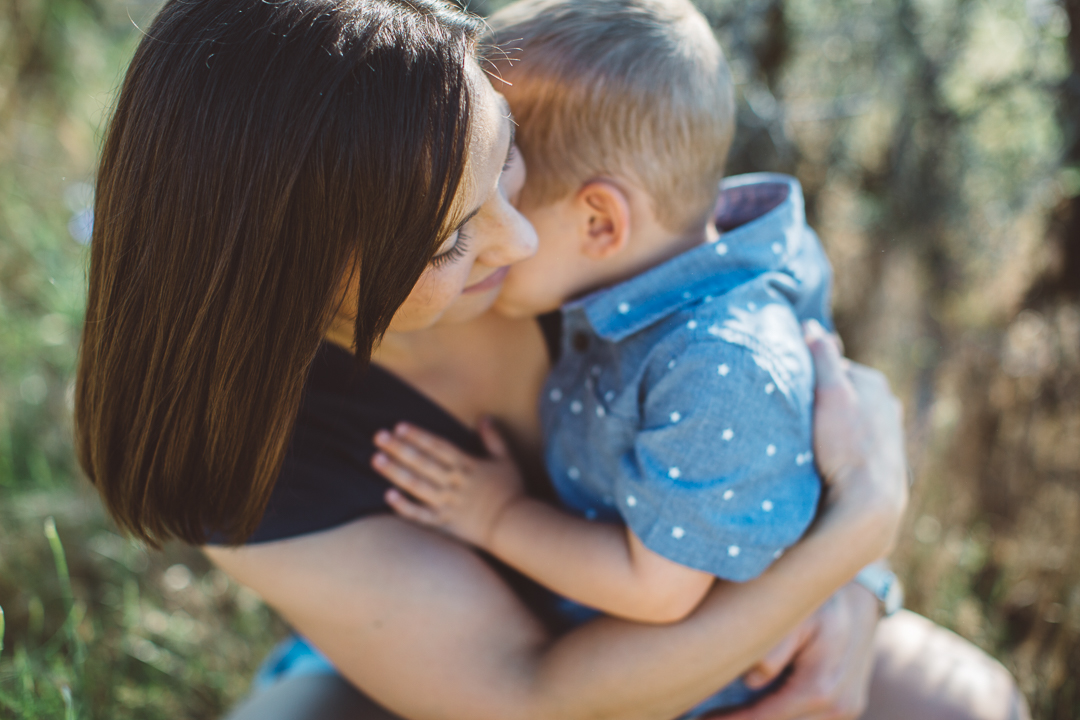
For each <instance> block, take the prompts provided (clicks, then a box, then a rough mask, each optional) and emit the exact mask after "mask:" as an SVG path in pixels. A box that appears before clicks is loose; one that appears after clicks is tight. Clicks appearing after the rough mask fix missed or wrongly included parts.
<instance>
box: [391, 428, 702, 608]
mask: <svg viewBox="0 0 1080 720" xmlns="http://www.w3.org/2000/svg"><path fill="white" fill-rule="evenodd" d="M480 434H481V437H483V439H484V442H485V444H486V445H487V448H488V451H489V452H490V453H491V459H490V460H482V459H478V458H474V457H472V456H470V455H467V454H466V453H464V452H462V451H461V450H459V449H458V448H456V447H455V446H453V445H451V444H450V443H447V442H445V441H443V440H441V439H439V438H436V437H434V436H432V435H430V434H429V433H426V432H424V431H423V430H419V429H417V428H415V427H412V426H409V425H401V426H399V427H398V428H396V429H395V431H394V433H393V434H391V433H388V432H382V433H379V434H378V435H377V436H376V439H375V442H376V445H377V446H378V447H379V449H380V450H381V452H380V453H378V454H376V456H375V457H374V458H373V459H372V465H373V467H375V469H376V470H378V471H379V472H380V473H382V474H383V475H385V476H386V477H387V478H388V479H389V480H390V481H391V482H393V483H394V484H395V485H397V486H398V487H399V488H401V489H402V490H405V491H406V492H408V493H409V494H410V495H412V496H413V497H415V498H416V499H417V500H419V501H420V503H417V502H414V501H412V500H410V499H409V498H407V497H406V496H405V495H404V494H403V493H401V492H399V491H396V490H390V491H389V492H388V494H387V501H388V502H389V503H390V505H391V506H392V507H393V508H394V510H395V511H397V512H398V513H399V514H400V515H402V516H404V517H406V518H408V519H410V520H414V521H416V522H419V523H421V524H423V525H428V526H431V527H437V528H439V529H441V530H444V531H446V532H448V533H450V534H451V535H454V536H456V537H458V538H460V539H462V540H465V541H467V542H469V543H472V544H473V545H476V546H477V547H480V548H483V549H484V550H486V551H487V552H489V553H491V554H492V555H494V556H495V557H497V558H499V559H500V560H502V561H503V562H505V563H506V564H507V565H510V566H511V567H513V568H515V569H517V570H518V571H519V572H522V573H524V574H525V575H528V576H529V577H531V578H533V579H534V580H536V581H537V582H538V583H540V584H541V585H544V586H546V587H547V588H549V589H551V590H553V591H554V592H557V593H559V594H560V595H563V596H565V597H568V598H570V599H572V600H575V601H577V602H580V603H583V604H585V605H588V606H590V607H594V608H596V609H598V610H601V611H603V612H605V613H607V614H609V615H615V616H618V617H623V618H626V619H629V620H636V621H639V622H655V623H662V622H674V621H677V620H681V619H682V618H684V617H685V616H686V615H688V614H689V613H690V612H691V611H692V610H693V609H694V608H695V607H697V605H698V603H699V602H700V601H701V599H702V598H703V597H704V596H705V593H706V592H707V591H708V589H709V587H710V586H711V585H712V581H713V576H712V575H710V574H708V573H705V572H701V571H699V570H694V569H692V568H688V567H686V566H683V565H680V564H678V563H675V562H672V561H671V560H668V559H666V558H664V557H663V556H661V555H658V554H657V553H655V552H653V551H651V550H649V549H648V548H646V547H645V546H644V544H642V543H641V541H640V540H638V539H637V537H636V536H635V535H634V534H633V533H632V532H631V531H630V530H629V529H627V528H625V527H623V526H621V525H614V524H608V523H594V522H588V521H586V520H582V519H580V518H576V517H574V516H572V515H569V514H567V513H565V512H562V511H560V510H558V509H556V508H554V507H552V506H550V505H548V504H546V503H543V502H540V501H537V500H533V499H531V498H528V497H526V496H525V495H524V493H523V490H522V484H521V480H520V476H519V475H518V471H517V468H516V467H515V466H514V464H513V460H512V459H511V458H510V456H509V453H508V452H507V450H506V447H505V445H504V444H503V442H502V439H501V438H500V437H499V435H498V432H497V431H496V430H495V429H494V427H493V426H492V425H491V424H490V423H488V422H485V423H482V425H481V428H480Z"/></svg>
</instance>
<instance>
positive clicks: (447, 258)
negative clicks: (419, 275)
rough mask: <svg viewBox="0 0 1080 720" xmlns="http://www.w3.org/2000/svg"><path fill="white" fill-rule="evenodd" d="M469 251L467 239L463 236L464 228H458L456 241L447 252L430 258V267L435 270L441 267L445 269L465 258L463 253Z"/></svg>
mask: <svg viewBox="0 0 1080 720" xmlns="http://www.w3.org/2000/svg"><path fill="white" fill-rule="evenodd" d="M468 249H469V237H468V236H467V235H466V234H465V229H464V228H458V231H457V241H456V242H455V243H454V244H453V245H452V246H451V247H450V249H449V250H445V251H443V252H441V253H439V254H438V255H436V256H435V257H433V258H431V266H432V267H433V268H435V269H436V270H437V269H439V268H442V267H446V266H447V265H450V264H451V263H454V262H457V261H458V260H460V259H461V258H462V257H464V256H465V252H466V251H467V250H468Z"/></svg>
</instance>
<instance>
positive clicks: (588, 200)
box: [574, 180, 630, 260]
mask: <svg viewBox="0 0 1080 720" xmlns="http://www.w3.org/2000/svg"><path fill="white" fill-rule="evenodd" d="M574 202H575V204H576V205H577V206H578V210H579V212H580V213H581V217H582V222H583V223H584V225H583V227H582V247H581V251H582V253H583V254H584V255H585V256H586V257H589V258H592V259H593V260H605V259H607V258H609V257H611V256H612V255H616V254H618V253H619V252H621V251H622V250H623V249H624V248H625V247H626V245H627V243H629V241H630V201H629V198H627V196H626V193H625V192H623V191H622V190H621V189H620V188H619V187H618V186H617V185H615V184H614V183H611V182H609V181H607V180H590V181H589V182H587V183H585V184H584V185H582V186H581V189H580V190H578V192H577V194H576V196H575V197H574Z"/></svg>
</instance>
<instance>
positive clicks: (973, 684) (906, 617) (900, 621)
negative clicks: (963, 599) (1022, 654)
mask: <svg viewBox="0 0 1080 720" xmlns="http://www.w3.org/2000/svg"><path fill="white" fill-rule="evenodd" d="M911 718H919V719H920V720H1029V718H1030V715H1029V714H1028V709H1027V703H1026V702H1025V701H1024V697H1023V695H1022V694H1021V693H1020V691H1019V689H1018V688H1017V686H1016V682H1015V681H1014V680H1013V678H1012V676H1011V675H1010V674H1009V672H1008V670H1006V669H1005V668H1004V667H1003V666H1002V665H1001V663H999V662H998V661H997V660H995V659H994V658H992V657H990V656H989V655H987V654H986V653H985V652H983V651H982V650H980V649H979V648H977V647H976V646H975V645H973V644H971V643H970V642H968V641H967V640H964V639H963V638H962V637H960V636H959V635H956V634H955V633H952V632H950V631H948V630H946V629H945V628H943V627H941V626H939V625H936V624H934V623H933V622H931V621H929V620H927V619H926V618H924V617H922V616H920V615H916V614H915V613H911V612H906V611H905V612H900V613H897V614H896V615H894V616H892V617H890V618H887V619H885V620H882V622H881V624H880V625H879V626H878V631H877V636H876V661H875V667H874V674H873V679H872V681H871V685H870V704H869V708H868V710H867V713H866V715H865V716H864V719H865V720H910V719H911Z"/></svg>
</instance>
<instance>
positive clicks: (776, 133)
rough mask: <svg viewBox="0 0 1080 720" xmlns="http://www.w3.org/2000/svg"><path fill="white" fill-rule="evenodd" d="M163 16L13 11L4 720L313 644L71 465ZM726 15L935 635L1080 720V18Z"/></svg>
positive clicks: (757, 141)
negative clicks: (142, 60)
mask: <svg viewBox="0 0 1080 720" xmlns="http://www.w3.org/2000/svg"><path fill="white" fill-rule="evenodd" d="M501 4H502V2H499V1H493V2H473V3H472V7H473V9H474V10H477V11H480V12H486V11H488V10H490V9H492V8H494V7H497V6H499V5H501ZM156 5H157V2H156V0H134V1H130V2H125V1H123V0H8V2H7V3H6V4H2V5H0V608H3V612H4V613H5V614H4V616H3V617H4V620H5V631H4V636H3V642H2V646H0V718H7V717H14V718H80V719H81V718H121V719H122V718H158V717H160V718H165V717H169V718H177V717H185V718H214V717H218V716H219V715H220V713H221V712H222V711H223V709H224V708H226V707H228V706H229V705H230V704H232V703H233V702H235V701H236V699H238V698H239V697H240V696H241V695H242V694H243V693H244V692H245V691H246V687H247V682H248V679H249V678H250V675H251V673H252V672H253V671H254V668H255V667H256V665H257V663H258V662H259V660H260V659H261V658H262V657H263V656H264V655H265V653H266V652H267V651H268V649H269V648H270V647H271V646H272V644H273V642H274V640H275V639H276V638H278V637H280V636H281V635H282V634H283V633H284V632H285V627H284V625H283V624H282V623H281V621H280V620H279V619H277V618H276V617H275V616H274V615H273V613H271V612H270V611H269V610H267V609H266V608H265V607H264V606H263V605H262V604H261V602H260V601H259V600H258V598H257V597H255V596H254V595H252V594H251V593H250V592H248V591H246V590H244V589H242V588H239V587H237V586H236V585H235V584H233V583H231V582H230V581H229V580H228V579H227V578H226V577H225V576H224V575H223V574H221V573H220V572H218V571H216V570H214V569H213V568H212V567H210V566H209V565H208V564H207V562H206V561H205V560H204V559H203V558H202V556H201V555H200V554H199V553H198V552H196V551H194V550H192V549H190V548H185V547H179V546H169V547H167V548H166V549H165V550H164V551H163V552H160V553H156V552H147V551H146V550H144V549H143V548H141V547H140V546H138V545H136V544H134V543H132V542H131V541H129V540H127V539H125V538H123V537H121V536H120V535H118V534H117V532H116V531H115V528H113V526H112V525H111V524H110V523H109V522H108V521H107V520H106V519H105V518H104V517H103V514H102V512H101V509H100V505H99V503H98V501H97V498H96V496H95V495H94V493H93V491H92V489H91V488H89V487H88V486H87V484H86V483H85V481H84V480H82V479H81V478H80V476H79V473H78V471H77V469H76V465H75V463H74V460H73V457H72V448H71V421H70V413H71V380H72V373H73V367H74V362H75V353H76V347H77V341H78V336H79V327H80V323H81V317H82V309H83V302H84V293H85V279H84V276H85V268H86V262H87V251H86V247H85V245H83V244H81V243H80V242H79V238H81V230H83V229H84V228H85V221H86V214H85V212H86V210H87V208H88V207H89V205H90V202H91V201H92V192H93V191H92V181H93V170H94V160H95V155H96V152H97V145H98V142H99V141H100V133H101V130H102V127H103V122H104V119H105V118H107V116H108V112H109V106H110V103H111V102H112V93H113V91H114V89H115V88H116V86H117V85H118V83H119V78H120V77H121V75H122V72H123V69H124V67H125V64H126V61H127V58H128V57H129V56H130V53H131V52H132V50H133V48H134V45H135V43H136V42H137V41H138V40H139V38H140V31H139V29H138V28H140V27H146V25H147V24H148V22H149V19H150V18H151V17H152V14H153V12H154V9H155V8H156ZM699 5H700V6H701V7H702V9H703V11H705V12H706V14H707V15H708V16H709V17H710V20H711V21H712V22H713V24H714V26H715V27H716V28H717V29H718V33H719V35H720V37H721V40H722V42H723V43H724V47H725V51H726V52H727V54H728V57H729V59H730V60H731V63H732V67H733V74H734V76H735V79H736V82H737V83H738V89H739V96H740V104H739V130H738V135H737V138H736V145H735V148H734V150H733V155H732V160H731V172H733V173H734V172H746V171H751V170H779V171H783V172H790V173H793V174H796V175H797V176H798V177H799V178H800V180H801V181H802V182H803V184H804V187H805V189H806V194H807V205H808V212H809V214H810V216H811V219H812V222H813V224H814V225H815V227H817V228H818V230H819V232H820V234H821V235H822V238H823V241H824V243H825V245H826V247H827V249H828V251H829V254H830V257H831V258H832V261H833V263H834V266H835V268H836V276H837V277H836V280H837V292H836V314H837V321H838V324H839V326H840V328H841V330H842V332H843V334H844V337H845V340H846V342H847V345H848V349H849V352H850V353H851V354H852V355H853V356H854V357H856V358H857V359H860V360H862V361H864V362H868V363H871V364H873V365H875V366H877V367H880V368H882V369H883V370H885V371H886V372H887V373H888V374H889V376H890V378H891V379H892V381H893V382H894V384H895V386H896V388H897V390H898V392H899V393H900V394H901V395H902V397H903V398H904V400H905V404H906V406H907V410H908V427H909V433H910V454H911V458H912V463H913V467H914V468H915V470H916V474H917V478H918V481H917V484H916V487H915V494H914V498H913V503H912V512H911V513H910V516H909V521H908V532H907V533H906V535H905V538H904V540H903V542H902V544H901V547H900V549H899V550H898V552H897V555H896V564H897V567H898V569H899V570H900V572H901V574H902V575H903V576H904V577H905V579H906V582H907V586H908V598H909V602H908V605H909V607H912V608H913V609H915V610H918V611H919V612H922V613H924V614H926V615H928V616H929V617H931V618H933V619H934V620H936V621H938V622H940V623H942V624H944V625H946V626H947V627H950V628H953V629H955V630H957V631H958V632H960V633H961V634H963V635H964V636H966V637H968V638H970V639H972V640H973V641H974V642H976V643H978V644H979V645H980V646H982V647H984V648H985V649H987V650H988V651H989V652H991V653H993V654H994V655H995V656H997V657H999V658H1001V659H1002V661H1003V662H1004V663H1005V664H1006V665H1007V666H1008V667H1009V668H1010V669H1011V670H1012V671H1013V672H1014V673H1015V674H1016V675H1017V677H1018V678H1019V680H1020V683H1021V685H1022V687H1023V689H1024V690H1025V692H1026V694H1027V695H1028V697H1029V699H1030V700H1031V702H1032V706H1033V709H1034V711H1035V716H1036V718H1038V719H1039V720H1074V719H1075V718H1078V717H1080V687H1078V680H1077V674H1076V670H1075V668H1077V667H1080V557H1078V555H1080V439H1078V438H1080V304H1078V302H1077V301H1078V292H1080V290H1078V289H1080V277H1072V276H1071V275H1069V273H1068V272H1066V270H1068V269H1069V268H1074V267H1075V265H1074V264H1070V263H1074V262H1075V258H1076V257H1077V253H1078V252H1080V140H1078V133H1080V89H1078V88H1080V75H1078V70H1080V68H1078V67H1077V64H1078V61H1080V29H1078V28H1077V27H1076V26H1077V25H1078V24H1080V3H1078V2H1077V0H1062V2H1056V1H1054V0H917V1H915V0H880V1H876V2H868V1H865V0H745V1H744V2H738V3H737V2H734V0H700V2H699ZM1070 18H1071V20H1070ZM1070 48H1072V50H1071V52H1072V55H1070ZM49 518H53V521H52V522H53V524H52V525H50V524H49V522H50V521H49ZM51 527H55V534H52V531H51V530H47V528H51ZM61 547H62V548H63V551H64V554H63V556H61V555H60V553H59V550H58V549H59V548H61ZM60 557H64V558H65V562H64V563H58V562H57V559H58V558H60ZM64 565H66V570H65V569H64ZM65 688H66V689H65Z"/></svg>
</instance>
